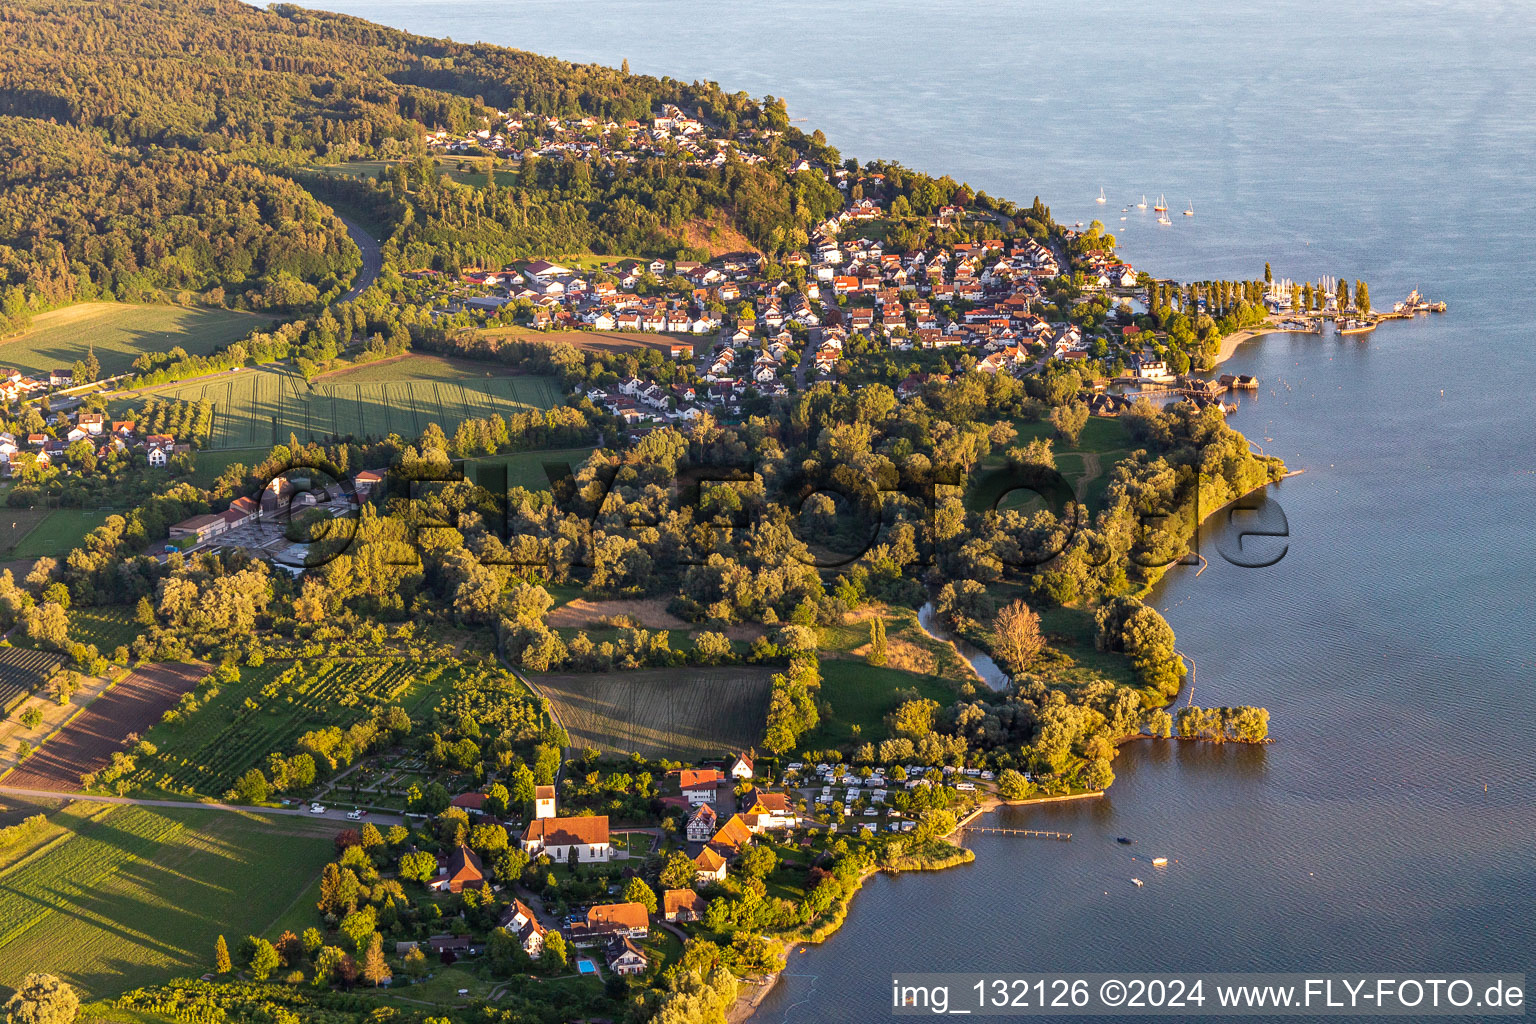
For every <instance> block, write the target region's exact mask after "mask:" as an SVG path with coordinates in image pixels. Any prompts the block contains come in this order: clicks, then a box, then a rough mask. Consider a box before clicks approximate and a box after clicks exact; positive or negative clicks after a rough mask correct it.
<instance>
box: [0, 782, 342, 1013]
mask: <svg viewBox="0 0 1536 1024" xmlns="http://www.w3.org/2000/svg"><path fill="white" fill-rule="evenodd" d="M335 831H336V828H335V824H334V823H329V824H322V823H318V822H309V821H307V820H305V819H302V818H265V817H257V816H252V815H244V814H234V813H227V812H218V811H208V810H198V809H196V808H191V807H189V808H188V809H186V810H181V809H179V808H178V809H171V808H149V807H123V806H109V805H104V804H90V803H78V804H71V805H69V806H67V807H65V808H63V809H62V810H59V811H56V812H54V813H53V814H51V815H49V824H48V826H47V828H45V829H43V830H42V831H41V832H40V833H39V834H38V835H36V836H35V837H30V838H29V841H28V842H26V843H24V844H21V845H20V846H18V848H15V849H7V850H5V851H4V852H3V853H0V986H5V987H7V988H9V987H13V986H14V985H15V984H16V983H17V982H18V981H20V980H21V979H22V978H23V977H24V976H25V975H26V974H27V973H28V972H30V971H37V970H46V971H49V972H51V973H54V974H58V975H60V976H61V977H63V978H64V979H65V980H67V981H68V982H70V984H72V985H74V986H75V987H76V988H77V989H78V990H80V991H81V994H82V995H83V996H86V997H96V998H100V997H103V996H109V995H113V994H116V993H118V992H121V991H123V990H125V989H130V988H134V987H137V986H140V985H146V984H153V983H155V982H159V981H164V980H166V979H168V978H171V977H173V976H176V975H187V974H191V975H197V974H200V973H202V972H203V971H204V970H207V969H209V968H211V967H212V966H213V946H214V941H215V940H216V939H217V937H218V936H219V935H220V934H223V935H224V936H225V938H226V939H227V941H228V942H229V944H230V946H231V948H233V947H234V946H235V945H236V944H237V943H238V942H239V940H241V939H243V938H244V937H245V936H246V935H247V934H251V933H263V932H265V930H266V929H267V928H268V926H270V925H271V924H272V923H273V922H274V921H276V920H277V918H278V917H279V916H280V915H281V914H282V913H283V912H284V911H285V910H286V909H287V908H288V906H289V905H290V904H291V903H292V902H293V900H294V897H295V896H296V895H297V894H298V893H299V892H301V891H303V890H304V889H306V888H307V887H308V886H309V884H310V883H311V881H313V879H314V877H315V876H316V875H317V874H318V873H319V871H320V869H321V867H323V866H324V864H325V862H326V861H327V860H328V859H329V858H330V857H331V856H332V855H333V852H334V849H333V847H332V844H331V840H332V836H333V834H334V833H335Z"/></svg>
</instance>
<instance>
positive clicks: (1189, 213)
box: [1184, 201, 1195, 217]
mask: <svg viewBox="0 0 1536 1024" xmlns="http://www.w3.org/2000/svg"><path fill="white" fill-rule="evenodd" d="M1194 215H1195V204H1194V202H1193V201H1191V202H1190V204H1189V209H1187V210H1185V211H1184V216H1186V217H1193V216H1194Z"/></svg>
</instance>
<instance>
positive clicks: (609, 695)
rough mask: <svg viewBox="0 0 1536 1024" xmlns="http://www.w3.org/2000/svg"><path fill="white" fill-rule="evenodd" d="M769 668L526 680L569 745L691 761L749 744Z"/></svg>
mask: <svg viewBox="0 0 1536 1024" xmlns="http://www.w3.org/2000/svg"><path fill="white" fill-rule="evenodd" d="M774 671H775V670H774V669H771V668H756V667H746V666H725V667H721V668H668V669H648V670H644V671H638V672H595V673H582V674H564V673H562V674H553V675H542V676H534V677H532V681H533V683H534V684H535V685H536V686H537V687H538V689H539V690H540V692H542V693H543V694H544V695H545V696H546V697H548V698H549V700H550V703H551V704H552V705H553V706H554V710H555V714H556V715H557V716H558V717H559V720H560V724H561V725H562V726H564V727H565V729H566V731H567V732H568V733H570V737H571V744H572V745H573V746H576V747H596V748H597V749H599V750H605V751H609V752H613V753H621V754H622V753H628V752H630V751H632V750H634V751H639V752H640V753H641V754H644V755H645V756H647V757H672V758H678V759H681V760H697V759H698V758H701V757H706V756H714V755H718V754H720V753H721V752H722V751H727V750H738V749H744V748H746V747H750V746H752V745H753V744H755V743H757V742H758V741H759V740H761V739H762V735H763V725H764V723H765V722H766V720H767V717H768V681H769V679H770V678H771V677H772V676H773V674H774Z"/></svg>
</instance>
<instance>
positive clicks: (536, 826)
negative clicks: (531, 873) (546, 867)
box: [523, 814, 608, 846]
mask: <svg viewBox="0 0 1536 1024" xmlns="http://www.w3.org/2000/svg"><path fill="white" fill-rule="evenodd" d="M523 841H524V842H538V843H542V844H543V845H545V846H597V845H600V844H602V843H606V842H608V815H606V814H597V815H588V816H585V817H580V818H535V819H534V820H533V821H531V822H529V823H528V831H526V832H524V833H523Z"/></svg>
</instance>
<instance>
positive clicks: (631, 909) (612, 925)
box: [585, 903, 651, 930]
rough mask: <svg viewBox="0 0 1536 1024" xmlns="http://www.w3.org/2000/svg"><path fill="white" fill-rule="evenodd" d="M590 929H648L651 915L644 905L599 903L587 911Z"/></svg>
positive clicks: (587, 922)
mask: <svg viewBox="0 0 1536 1024" xmlns="http://www.w3.org/2000/svg"><path fill="white" fill-rule="evenodd" d="M585 923H586V926H587V927H588V928H590V929H599V930H601V929H616V928H648V927H650V924H651V915H650V914H649V913H647V912H646V909H645V904H644V903H601V904H599V905H597V906H595V907H593V908H592V909H591V910H588V911H587V919H586V922H585Z"/></svg>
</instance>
